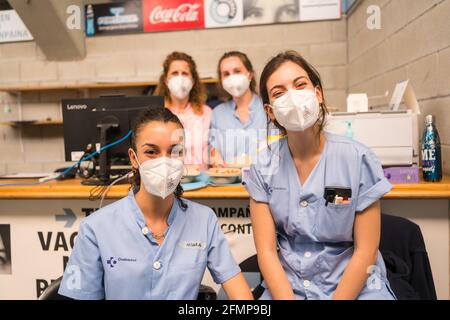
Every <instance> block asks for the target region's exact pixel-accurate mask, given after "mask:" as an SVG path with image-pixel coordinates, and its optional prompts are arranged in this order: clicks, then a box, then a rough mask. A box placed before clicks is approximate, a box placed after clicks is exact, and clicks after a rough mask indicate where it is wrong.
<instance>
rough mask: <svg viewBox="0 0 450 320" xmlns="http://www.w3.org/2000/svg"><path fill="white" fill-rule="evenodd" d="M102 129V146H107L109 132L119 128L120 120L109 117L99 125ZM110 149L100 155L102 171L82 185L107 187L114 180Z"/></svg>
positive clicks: (84, 181)
mask: <svg viewBox="0 0 450 320" xmlns="http://www.w3.org/2000/svg"><path fill="white" fill-rule="evenodd" d="M97 128H99V129H100V146H101V147H103V146H106V141H107V138H108V133H109V131H112V130H114V129H118V128H119V119H117V117H115V116H112V115H108V116H106V117H104V118H102V120H101V121H100V122H99V123H98V124H97ZM110 160H111V159H110V153H109V149H106V150H104V151H102V152H100V154H99V165H100V170H99V171H98V173H96V175H95V178H90V179H86V180H83V181H82V182H81V184H83V185H87V186H107V185H110V184H111V183H112V182H113V180H112V179H111V161H110Z"/></svg>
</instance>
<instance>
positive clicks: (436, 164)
mask: <svg viewBox="0 0 450 320" xmlns="http://www.w3.org/2000/svg"><path fill="white" fill-rule="evenodd" d="M422 168H423V169H422V171H423V179H424V180H425V181H429V182H438V181H441V180H442V158H441V140H440V138H439V133H438V131H437V129H436V126H435V125H434V117H433V116H432V115H428V116H426V117H425V128H424V130H423V136H422Z"/></svg>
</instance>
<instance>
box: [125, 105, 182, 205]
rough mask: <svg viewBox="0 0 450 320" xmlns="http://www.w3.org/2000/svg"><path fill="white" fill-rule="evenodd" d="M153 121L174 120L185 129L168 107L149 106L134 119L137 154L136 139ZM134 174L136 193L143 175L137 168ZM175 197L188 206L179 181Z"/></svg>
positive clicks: (133, 138) (134, 145) (134, 144)
mask: <svg viewBox="0 0 450 320" xmlns="http://www.w3.org/2000/svg"><path fill="white" fill-rule="evenodd" d="M152 121H159V122H163V123H168V122H173V123H175V124H177V125H178V126H179V127H180V128H181V129H183V124H182V123H181V121H180V119H178V117H177V116H176V115H174V114H173V113H172V112H171V111H170V110H169V109H167V108H160V107H158V108H148V109H146V110H144V111H142V112H141V113H140V114H139V115H138V116H137V117H136V119H134V121H133V126H132V127H133V135H132V137H131V147H132V149H133V150H134V152H135V154H136V155H137V148H136V140H137V137H138V136H139V133H140V131H141V129H142V127H144V126H145V125H146V124H148V123H150V122H152ZM132 171H133V174H132V176H131V177H130V183H131V188H132V190H133V192H134V193H136V192H138V191H139V189H140V188H141V175H140V173H139V170H138V169H136V168H133V169H132ZM174 195H175V198H176V199H177V201H178V203H179V204H180V207H181V208H183V209H186V208H187V205H186V203H185V202H184V201H183V200H182V199H181V196H182V195H183V187H182V186H181V184H180V183H179V184H178V186H177V188H176V189H175V191H174Z"/></svg>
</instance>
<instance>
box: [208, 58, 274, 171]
mask: <svg viewBox="0 0 450 320" xmlns="http://www.w3.org/2000/svg"><path fill="white" fill-rule="evenodd" d="M217 73H218V77H219V83H220V87H221V89H223V90H224V91H225V94H226V96H227V99H228V100H227V101H225V102H223V103H221V104H220V105H218V106H217V107H215V108H214V109H213V112H212V116H211V129H210V138H209V144H210V146H211V164H212V166H219V167H220V166H230V167H242V166H245V165H246V163H248V162H251V160H252V158H254V157H255V156H256V153H257V150H258V148H259V146H260V145H261V144H264V143H265V139H266V132H267V130H266V127H267V117H266V114H265V112H264V107H263V105H262V102H261V99H260V98H259V96H258V95H257V94H256V80H255V71H254V69H253V66H252V63H251V62H250V59H249V58H248V57H247V55H246V54H245V53H242V52H239V51H231V52H227V53H225V54H224V55H223V56H222V57H221V58H220V59H219V63H218V66H217Z"/></svg>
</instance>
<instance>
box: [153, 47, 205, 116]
mask: <svg viewBox="0 0 450 320" xmlns="http://www.w3.org/2000/svg"><path fill="white" fill-rule="evenodd" d="M174 61H185V62H186V63H187V64H188V65H189V71H190V72H191V74H192V82H193V86H192V89H191V92H190V93H189V102H190V104H191V106H192V109H193V110H194V113H196V114H199V115H201V114H203V106H204V104H205V102H206V91H205V87H204V85H203V83H202V82H201V81H200V77H199V75H198V72H197V65H196V64H195V61H194V59H192V57H191V56H190V55H188V54H186V53H184V52H179V51H174V52H172V53H171V54H169V55H168V56H167V57H166V59H165V60H164V63H163V72H162V73H161V76H160V77H159V84H158V86H157V87H156V89H155V93H154V95H156V96H164V97H165V99H166V100H167V101H168V102H169V103H171V101H170V91H169V88H168V87H167V76H168V73H169V69H170V65H171V64H172V62H174Z"/></svg>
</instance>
